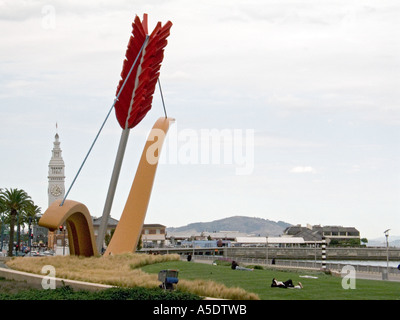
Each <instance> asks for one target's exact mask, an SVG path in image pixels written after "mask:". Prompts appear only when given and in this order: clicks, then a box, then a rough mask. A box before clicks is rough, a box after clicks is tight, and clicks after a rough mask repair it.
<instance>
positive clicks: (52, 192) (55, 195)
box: [47, 133, 65, 206]
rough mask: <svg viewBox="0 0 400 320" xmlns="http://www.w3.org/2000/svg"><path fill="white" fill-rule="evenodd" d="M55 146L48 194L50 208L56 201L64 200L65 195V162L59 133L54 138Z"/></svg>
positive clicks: (51, 160) (50, 163)
mask: <svg viewBox="0 0 400 320" xmlns="http://www.w3.org/2000/svg"><path fill="white" fill-rule="evenodd" d="M54 139H55V140H54V146H53V150H52V155H51V159H50V162H49V176H48V179H49V188H48V190H47V193H48V195H49V206H50V204H52V203H53V202H54V201H55V200H59V199H63V198H64V195H65V186H64V182H65V175H64V168H65V165H64V160H63V158H62V155H61V149H60V141H59V136H58V133H56V135H55V137H54Z"/></svg>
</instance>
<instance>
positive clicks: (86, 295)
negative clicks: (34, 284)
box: [0, 286, 201, 300]
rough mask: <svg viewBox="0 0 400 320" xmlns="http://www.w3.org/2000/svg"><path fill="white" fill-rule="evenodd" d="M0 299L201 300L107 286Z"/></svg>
mask: <svg viewBox="0 0 400 320" xmlns="http://www.w3.org/2000/svg"><path fill="white" fill-rule="evenodd" d="M0 300H201V298H200V297H199V296H198V295H195V294H191V293H186V292H180V291H165V290H162V289H159V288H153V289H148V288H141V287H135V288H109V289H104V290H100V291H87V290H78V291H75V290H73V289H72V288H71V287H70V286H64V287H61V288H57V289H54V290H43V289H29V290H24V291H20V292H18V293H15V294H10V293H0Z"/></svg>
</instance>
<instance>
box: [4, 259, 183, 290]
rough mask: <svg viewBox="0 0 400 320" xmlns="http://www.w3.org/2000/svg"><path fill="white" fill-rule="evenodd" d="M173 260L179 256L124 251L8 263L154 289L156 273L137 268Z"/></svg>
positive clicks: (33, 270)
mask: <svg viewBox="0 0 400 320" xmlns="http://www.w3.org/2000/svg"><path fill="white" fill-rule="evenodd" d="M171 260H179V255H176V254H175V255H162V256H161V255H142V254H121V255H113V256H108V257H90V258H85V257H77V256H53V257H23V258H22V257H19V258H14V259H12V260H10V261H8V262H7V265H8V266H9V267H10V268H12V269H15V270H20V271H25V272H31V273H35V274H41V270H42V268H43V266H45V265H52V266H53V267H54V268H55V270H56V277H58V278H66V279H71V280H80V281H87V282H95V283H103V284H109V285H115V286H119V287H135V286H139V287H145V288H154V287H156V286H158V285H159V281H158V279H157V275H152V274H148V273H145V272H143V271H142V270H141V269H138V267H140V266H143V265H146V264H153V263H159V262H165V261H171Z"/></svg>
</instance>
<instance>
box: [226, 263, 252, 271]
mask: <svg viewBox="0 0 400 320" xmlns="http://www.w3.org/2000/svg"><path fill="white" fill-rule="evenodd" d="M231 268H232V269H233V270H242V271H253V270H254V269H249V268H245V267H240V266H239V264H238V263H237V262H236V261H232V265H231Z"/></svg>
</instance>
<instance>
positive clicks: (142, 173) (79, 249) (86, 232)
mask: <svg viewBox="0 0 400 320" xmlns="http://www.w3.org/2000/svg"><path fill="white" fill-rule="evenodd" d="M172 122H174V119H172V118H164V117H163V118H159V119H158V120H157V121H156V123H155V124H154V126H153V128H152V130H151V132H150V134H149V136H148V138H147V141H146V144H145V147H144V149H143V152H142V156H141V159H140V162H139V166H138V168H137V171H136V175H135V178H134V180H133V183H132V187H131V190H130V192H129V196H128V199H127V201H126V204H125V208H124V211H123V212H122V215H121V219H120V221H119V223H118V225H117V228H116V229H115V232H114V235H113V237H112V239H111V242H110V244H109V245H108V247H107V250H106V252H105V255H109V254H119V253H125V252H134V251H135V250H136V247H137V244H138V241H139V237H140V233H141V230H142V227H143V223H144V219H145V216H146V212H147V207H148V204H149V201H150V195H151V190H152V188H153V183H154V178H155V174H156V170H157V166H158V160H159V157H160V154H161V147H162V145H163V143H164V140H165V137H166V134H167V132H168V129H169V126H170V124H171V123H172ZM60 204H61V200H58V201H55V202H53V203H52V204H51V205H50V207H49V208H48V209H47V210H46V212H45V213H44V214H43V216H42V217H41V218H40V220H39V225H40V226H43V227H47V228H48V229H49V230H50V231H54V230H57V229H58V227H59V226H60V225H63V224H64V223H66V224H67V230H68V240H69V246H70V254H72V255H79V256H81V255H82V256H93V255H97V254H98V253H97V249H96V241H95V239H94V233H93V225H92V219H91V217H90V214H89V210H88V209H87V208H86V206H85V205H84V204H82V203H79V202H76V201H73V200H65V201H64V204H63V205H62V206H60Z"/></svg>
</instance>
